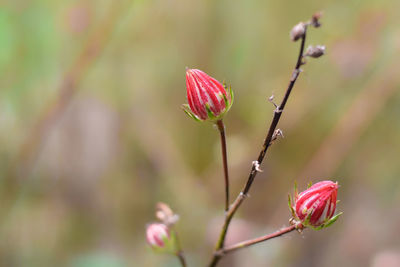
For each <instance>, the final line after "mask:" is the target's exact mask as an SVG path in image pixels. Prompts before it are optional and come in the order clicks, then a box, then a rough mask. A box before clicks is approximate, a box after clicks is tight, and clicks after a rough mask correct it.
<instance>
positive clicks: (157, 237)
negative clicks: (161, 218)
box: [146, 223, 175, 252]
mask: <svg viewBox="0 0 400 267" xmlns="http://www.w3.org/2000/svg"><path fill="white" fill-rule="evenodd" d="M146 239H147V243H148V244H149V245H150V247H151V248H152V249H153V250H155V251H158V252H173V250H174V247H175V241H174V240H175V238H174V235H173V234H172V233H171V232H170V230H169V229H168V227H167V226H166V225H165V224H162V223H152V224H149V225H148V226H147V229H146Z"/></svg>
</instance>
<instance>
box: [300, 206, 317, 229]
mask: <svg viewBox="0 0 400 267" xmlns="http://www.w3.org/2000/svg"><path fill="white" fill-rule="evenodd" d="M313 211H314V209H309V210H307V217H306V219H305V220H304V222H303V225H304V226H309V225H310V220H311V215H312V213H313ZM302 212H303V211H302Z"/></svg>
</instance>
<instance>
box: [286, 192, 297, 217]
mask: <svg viewBox="0 0 400 267" xmlns="http://www.w3.org/2000/svg"><path fill="white" fill-rule="evenodd" d="M288 205H289V209H290V211H291V212H292V216H293V218H296V217H297V216H296V212H295V211H294V209H293V206H292V197H291V196H290V194H288Z"/></svg>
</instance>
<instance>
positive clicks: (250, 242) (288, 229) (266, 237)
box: [216, 225, 296, 255]
mask: <svg viewBox="0 0 400 267" xmlns="http://www.w3.org/2000/svg"><path fill="white" fill-rule="evenodd" d="M294 230H296V226H295V225H291V226H288V227H285V228H282V229H280V230H278V231H276V232H273V233H271V234H268V235H264V236H260V237H257V238H254V239H249V240H246V241H242V242H239V243H237V244H235V245H232V246H229V247H226V248H223V249H220V250H218V251H217V252H216V254H217V255H226V254H228V253H230V252H233V251H236V250H238V249H241V248H246V247H249V246H252V245H255V244H258V243H261V242H264V241H266V240H269V239H272V238H275V237H278V236H281V235H284V234H287V233H290V232H292V231H294Z"/></svg>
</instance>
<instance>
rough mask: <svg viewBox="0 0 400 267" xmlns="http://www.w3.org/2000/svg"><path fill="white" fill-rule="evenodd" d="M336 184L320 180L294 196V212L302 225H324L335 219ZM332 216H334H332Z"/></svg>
mask: <svg viewBox="0 0 400 267" xmlns="http://www.w3.org/2000/svg"><path fill="white" fill-rule="evenodd" d="M338 187H339V186H338V184H337V183H334V182H332V181H322V182H319V183H316V184H314V185H313V186H311V187H310V188H308V189H307V190H305V191H303V192H301V193H300V194H299V195H296V196H295V205H294V207H293V208H294V212H295V216H296V217H297V219H298V220H299V221H300V222H301V223H302V224H303V225H304V226H312V227H320V228H322V227H325V226H329V225H330V224H332V223H333V222H334V221H336V219H337V217H338V215H340V214H338V215H336V216H333V215H334V213H335V210H336V197H337V190H338ZM333 217H334V218H333Z"/></svg>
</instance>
